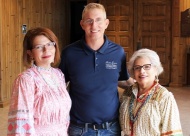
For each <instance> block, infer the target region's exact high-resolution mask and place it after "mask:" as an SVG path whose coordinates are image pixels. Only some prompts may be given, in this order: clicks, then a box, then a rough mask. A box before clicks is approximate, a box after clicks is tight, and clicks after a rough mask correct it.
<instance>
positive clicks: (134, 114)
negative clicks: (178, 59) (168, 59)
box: [120, 49, 183, 136]
mask: <svg viewBox="0 0 190 136" xmlns="http://www.w3.org/2000/svg"><path fill="white" fill-rule="evenodd" d="M128 68H129V71H130V74H131V76H132V77H133V78H134V79H135V80H136V83H135V84H134V85H133V86H131V87H129V88H127V89H126V90H125V91H124V93H123V95H122V97H121V107H120V124H121V129H122V136H171V135H172V136H182V135H183V134H182V129H181V124H180V117H179V110H178V107H177V104H176V101H175V98H174V96H173V94H172V93H171V92H169V91H168V90H167V89H166V88H165V87H163V86H162V85H160V84H159V80H158V76H159V75H160V74H161V73H162V72H163V67H162V65H161V62H160V58H159V56H158V54H157V53H156V52H155V51H153V50H149V49H140V50H138V51H136V52H135V53H134V54H133V55H132V57H131V59H130V61H129V63H128Z"/></svg>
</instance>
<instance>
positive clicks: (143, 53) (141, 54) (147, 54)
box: [128, 48, 163, 77]
mask: <svg viewBox="0 0 190 136" xmlns="http://www.w3.org/2000/svg"><path fill="white" fill-rule="evenodd" d="M138 58H148V59H149V60H150V62H151V64H152V65H153V66H155V67H156V70H157V76H159V75H160V74H161V73H162V72H163V67H162V64H161V62H160V58H159V56H158V54H157V53H156V52H155V51H153V50H150V49H146V48H144V49H140V50H137V51H135V52H134V54H133V55H132V56H131V58H130V60H129V62H128V70H129V72H130V75H131V77H134V73H133V67H134V62H135V60H136V59H138Z"/></svg>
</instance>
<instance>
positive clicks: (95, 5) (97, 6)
mask: <svg viewBox="0 0 190 136" xmlns="http://www.w3.org/2000/svg"><path fill="white" fill-rule="evenodd" d="M91 9H101V10H102V11H103V12H104V17H105V19H106V18H107V17H106V10H105V8H104V6H103V5H102V4H99V3H89V4H87V5H86V6H85V7H84V9H83V12H82V19H84V16H85V14H86V13H87V12H88V11H89V10H91Z"/></svg>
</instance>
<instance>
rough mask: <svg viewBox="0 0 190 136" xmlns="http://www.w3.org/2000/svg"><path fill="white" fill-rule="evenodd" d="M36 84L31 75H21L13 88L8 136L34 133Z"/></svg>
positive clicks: (23, 135) (24, 135)
mask: <svg viewBox="0 0 190 136" xmlns="http://www.w3.org/2000/svg"><path fill="white" fill-rule="evenodd" d="M34 92H35V85H34V81H33V78H32V77H31V76H29V75H26V74H25V75H24V74H22V75H19V76H18V77H17V78H16V80H15V82H14V84H13V89H12V96H11V101H10V108H9V112H8V130H7V136H27V135H30V136H31V135H34V133H35V131H34V118H33V104H34Z"/></svg>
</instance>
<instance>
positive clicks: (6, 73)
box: [0, 0, 68, 107]
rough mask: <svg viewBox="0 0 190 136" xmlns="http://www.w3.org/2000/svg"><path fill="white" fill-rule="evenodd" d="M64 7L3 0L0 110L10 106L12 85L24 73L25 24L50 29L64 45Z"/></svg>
mask: <svg viewBox="0 0 190 136" xmlns="http://www.w3.org/2000/svg"><path fill="white" fill-rule="evenodd" d="M64 7H65V0H0V107H2V106H4V105H6V104H7V103H8V102H9V99H10V95H11V89H12V84H13V81H14V79H15V78H16V76H17V75H18V74H19V73H20V72H22V71H23V70H24V69H25V68H24V67H23V63H22V41H23V38H24V34H22V31H21V26H22V24H26V25H27V29H30V28H32V27H36V26H42V27H48V28H50V29H51V30H52V31H53V32H54V33H55V34H56V35H57V37H58V38H59V44H60V45H65V44H66V43H67V42H68V41H67V39H65V38H64V37H65V36H66V33H65V32H66V31H65V29H66V28H65V27H66V26H65V22H66V20H65V16H66V14H65V8H64Z"/></svg>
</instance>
